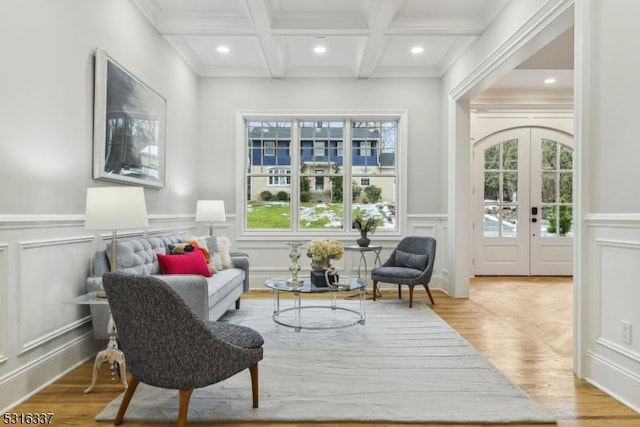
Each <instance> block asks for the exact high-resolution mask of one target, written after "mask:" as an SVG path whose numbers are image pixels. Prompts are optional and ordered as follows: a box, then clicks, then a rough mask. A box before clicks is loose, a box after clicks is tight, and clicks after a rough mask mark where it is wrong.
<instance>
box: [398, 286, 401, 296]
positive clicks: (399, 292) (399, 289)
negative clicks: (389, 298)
mask: <svg viewBox="0 0 640 427" xmlns="http://www.w3.org/2000/svg"><path fill="white" fill-rule="evenodd" d="M398 299H402V286H400V285H398Z"/></svg>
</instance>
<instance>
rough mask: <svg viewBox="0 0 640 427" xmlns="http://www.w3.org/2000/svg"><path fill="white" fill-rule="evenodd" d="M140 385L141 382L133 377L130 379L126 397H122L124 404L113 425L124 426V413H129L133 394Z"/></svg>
mask: <svg viewBox="0 0 640 427" xmlns="http://www.w3.org/2000/svg"><path fill="white" fill-rule="evenodd" d="M138 384H140V380H139V379H137V378H136V377H134V376H133V375H131V376H130V377H129V384H128V385H127V389H126V390H125V392H124V396H123V397H122V403H120V408H119V409H118V414H117V415H116V418H115V420H113V423H114V424H115V425H118V424H122V419H123V418H124V413H125V412H127V408H128V407H129V402H131V398H132V397H133V393H135V391H136V388H137V387H138Z"/></svg>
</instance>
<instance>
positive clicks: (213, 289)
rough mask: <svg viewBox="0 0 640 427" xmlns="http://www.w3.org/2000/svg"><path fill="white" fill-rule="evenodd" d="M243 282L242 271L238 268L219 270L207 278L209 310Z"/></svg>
mask: <svg viewBox="0 0 640 427" xmlns="http://www.w3.org/2000/svg"><path fill="white" fill-rule="evenodd" d="M243 282H244V270H242V269H240V268H228V269H225V270H220V271H218V272H217V273H216V274H214V275H213V276H211V277H208V278H207V287H208V290H209V308H211V307H213V306H214V305H216V304H217V303H218V302H220V301H221V300H222V299H223V298H224V297H225V296H227V294H229V293H231V292H232V291H233V290H234V289H235V288H237V287H238V286H240V287H242V283H243Z"/></svg>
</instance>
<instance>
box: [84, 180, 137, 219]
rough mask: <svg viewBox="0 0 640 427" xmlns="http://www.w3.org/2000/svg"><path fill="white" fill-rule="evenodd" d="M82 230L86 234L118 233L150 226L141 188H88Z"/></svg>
mask: <svg viewBox="0 0 640 427" xmlns="http://www.w3.org/2000/svg"><path fill="white" fill-rule="evenodd" d="M84 226H85V228H87V229H89V230H121V229H125V228H143V227H148V226H149V220H148V218H147V205H146V203H145V200H144V189H143V188H142V187H93V188H87V204H86V209H85V219H84Z"/></svg>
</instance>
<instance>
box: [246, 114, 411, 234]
mask: <svg viewBox="0 0 640 427" xmlns="http://www.w3.org/2000/svg"><path fill="white" fill-rule="evenodd" d="M408 116H409V115H408V112H407V111H406V110H402V111H379V112H376V111H358V110H353V111H350V112H349V113H348V114H345V113H343V114H337V113H333V112H326V113H320V112H318V111H314V112H304V111H302V112H300V111H290V112H287V111H278V112H269V111H259V112H258V111H240V110H238V111H236V139H237V144H236V174H237V180H236V182H238V183H242V184H238V185H236V195H237V197H236V224H237V230H238V235H239V237H240V238H243V237H251V238H254V239H260V238H264V239H267V240H269V239H274V238H275V239H277V240H282V241H287V240H289V239H290V238H291V233H292V232H295V233H296V235H297V236H303V237H305V236H307V237H309V238H318V236H324V237H330V238H338V239H340V238H345V237H346V238H349V237H348V236H355V235H356V234H357V233H356V232H355V231H354V230H353V229H352V227H351V224H346V222H347V221H348V218H347V220H346V221H345V224H343V227H342V229H331V230H306V229H298V225H297V224H298V213H299V207H298V201H299V193H298V191H299V190H298V189H299V179H300V177H299V173H295V174H294V173H292V174H291V184H290V188H291V190H292V191H291V204H292V206H291V213H292V218H291V227H290V228H289V229H279V230H255V229H247V228H246V208H247V205H246V191H247V179H248V177H247V173H246V172H247V159H248V157H247V152H246V149H247V147H246V146H247V140H246V125H245V123H246V122H247V121H249V122H254V121H276V122H281V121H292V129H291V133H292V138H291V142H290V147H289V149H290V150H292V151H291V152H292V153H296V154H295V155H291V170H292V171H299V170H300V164H299V163H300V159H299V155H298V154H297V153H298V152H299V151H298V150H299V149H300V139H299V123H300V122H304V121H310V120H311V121H317V118H318V117H321V118H322V120H326V121H336V120H345V132H344V137H343V140H344V141H345V142H347V141H348V147H349V150H344V148H345V146H344V145H343V158H344V164H345V165H350V164H351V153H350V151H351V150H353V148H352V146H351V143H352V141H351V128H350V127H351V125H350V123H351V121H361V118H362V117H366V118H367V120H377V121H394V120H395V121H397V122H398V130H397V132H398V134H397V147H396V157H397V158H396V166H397V170H396V171H395V177H396V187H395V191H396V193H395V200H396V229H395V230H389V231H380V233H378V232H377V234H382V233H384V235H386V236H389V237H390V238H397V237H399V236H402V235H403V230H405V229H406V213H405V212H406V206H407V185H406V183H407V180H408V175H407V158H406V156H407V144H408V129H409V127H408ZM314 148H315V147H314ZM314 154H315V152H314ZM344 169H345V171H344V179H345V183H348V182H351V180H352V176H351V171H350V170H347V169H350V167H349V168H347V167H345V168H344ZM344 203H345V212H350V211H351V203H352V202H351V186H350V185H345V188H344Z"/></svg>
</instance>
